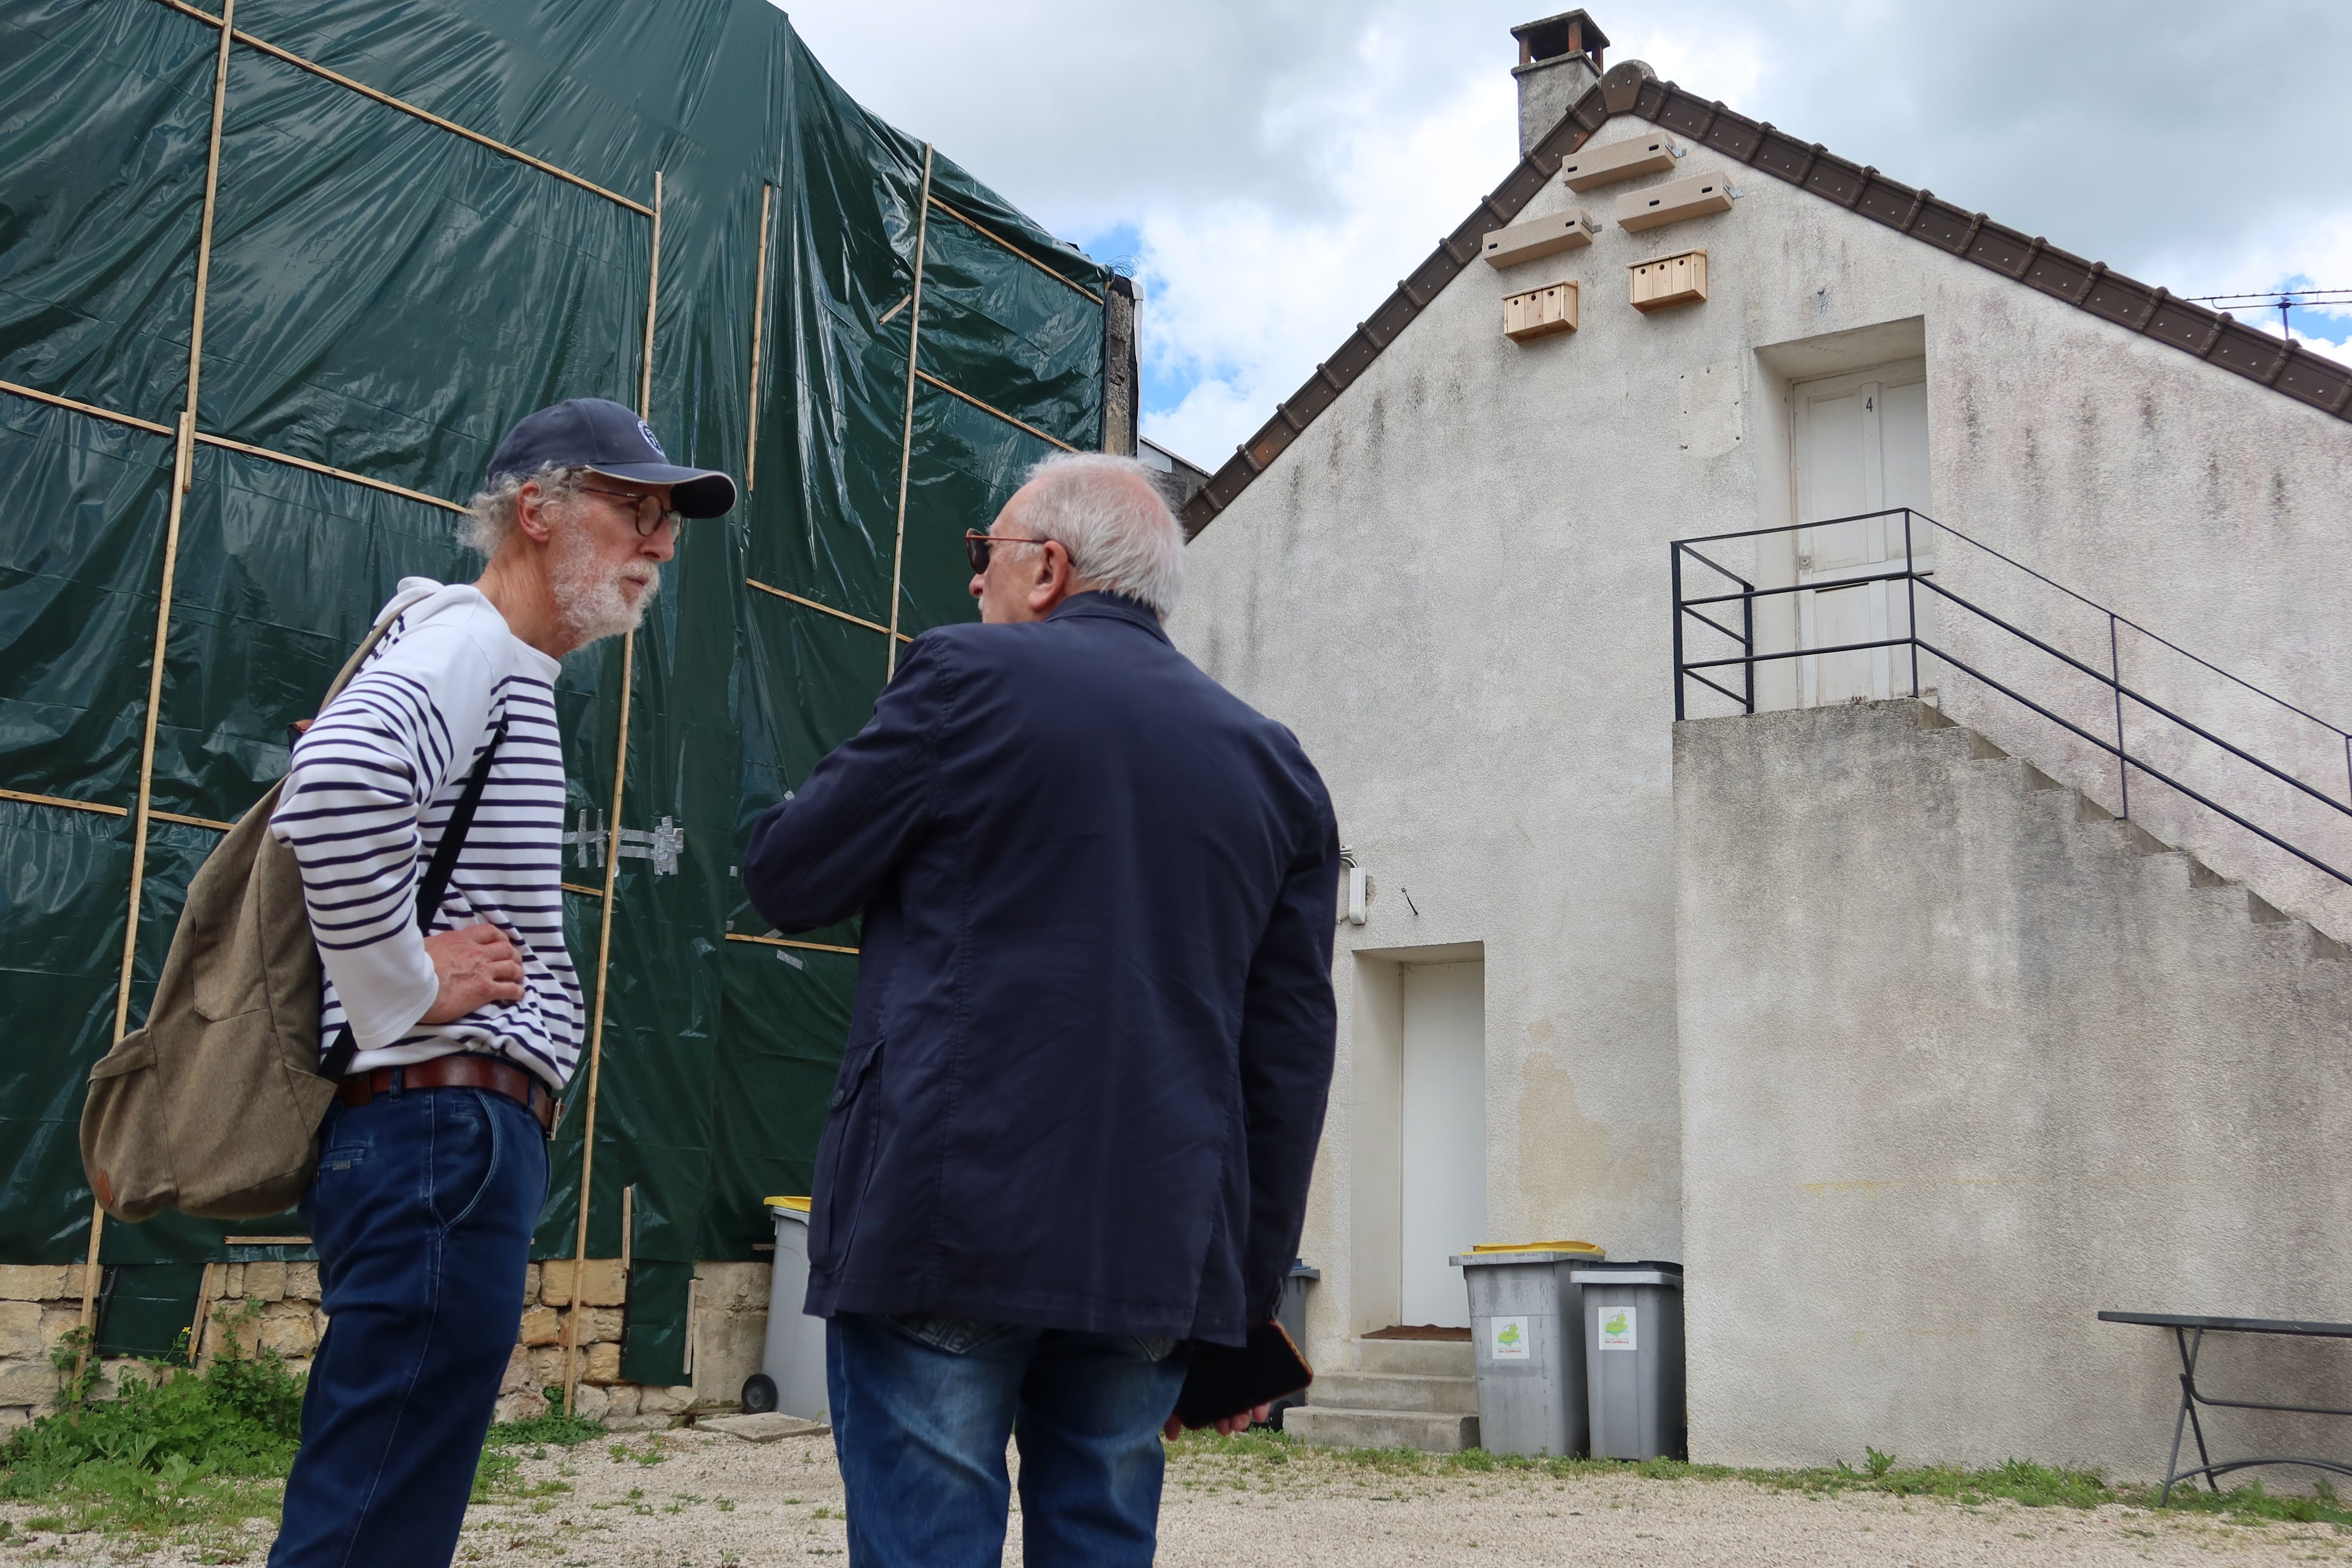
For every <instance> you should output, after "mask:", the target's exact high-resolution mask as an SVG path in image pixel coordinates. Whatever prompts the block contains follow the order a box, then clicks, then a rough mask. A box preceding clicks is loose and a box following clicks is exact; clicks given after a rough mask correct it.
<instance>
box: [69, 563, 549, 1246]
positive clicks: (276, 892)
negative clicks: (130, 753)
mask: <svg viewBox="0 0 2352 1568" xmlns="http://www.w3.org/2000/svg"><path fill="white" fill-rule="evenodd" d="M401 608H402V606H400V605H394V608H393V609H392V610H391V611H389V612H387V613H386V614H385V616H384V617H383V619H382V620H381V621H379V622H377V623H376V625H375V626H374V627H373V629H372V630H370V631H369V633H368V635H367V637H366V639H365V640H364V641H362V643H361V644H360V646H359V648H358V650H357V651H356V652H354V653H353V654H352V657H351V660H350V662H349V663H347V664H345V665H344V666H343V668H342V673H341V674H340V675H338V676H336V677H335V680H334V684H333V685H332V686H331V687H329V688H328V689H327V701H328V702H331V701H333V700H334V699H335V697H336V695H337V694H338V693H340V692H341V690H342V689H343V687H344V685H345V684H346V683H347V682H349V681H350V679H352V675H353V674H355V673H356V672H357V671H358V669H359V668H360V665H361V662H362V660H364V659H365V658H367V656H368V654H369V652H370V651H371V650H373V648H374V647H375V646H376V644H377V643H379V642H380V641H382V640H383V635H384V633H385V631H386V630H388V629H389V628H390V627H391V626H392V625H393V624H394V622H395V621H397V620H398V619H399V618H400V616H399V611H400V609H401ZM325 705H326V704H325V703H321V704H320V708H321V710H323V709H324V708H325ZM505 728H506V727H505V725H504V724H500V725H499V727H498V729H497V730H496V731H493V732H492V735H491V740H490V743H489V745H488V746H487V747H485V748H484V749H483V752H482V755H481V758H480V760H479V761H478V763H476V764H475V766H474V770H473V772H472V773H471V774H470V775H469V776H468V777H467V780H466V788H465V793H464V794H463V795H461V796H460V797H459V799H458V800H457V803H456V805H454V806H453V808H452V810H451V812H450V818H449V823H448V826H447V827H446V829H444V831H443V833H442V835H441V842H440V843H439V844H438V845H436V847H435V849H434V853H433V858H432V861H431V863H430V864H429V865H428V866H427V867H426V868H425V877H424V880H423V883H422V885H421V886H420V887H419V889H418V890H417V900H416V901H417V918H418V922H419V924H420V925H422V926H425V929H427V930H429V929H430V921H431V919H432V915H433V911H434V910H436V909H438V908H439V907H440V903H441V896H442V894H443V893H444V892H446V890H447V889H448V885H449V878H450V874H451V873H452V872H453V871H455V870H456V868H457V851H458V849H459V847H461V846H462V845H463V844H464V842H465V837H466V830H467V827H468V826H471V824H472V821H473V816H474V809H475V807H476V806H477V805H478V804H479V803H480V800H481V794H482V788H483V785H484V784H486V783H487V782H488V778H489V770H490V759H491V757H492V756H493V755H494V754H495V753H496V752H497V751H498V745H499V741H500V740H501V739H503V738H504V735H505ZM285 787H286V784H285V781H284V780H282V779H281V780H279V781H278V783H277V784H273V785H271V786H270V789H269V793H268V794H267V795H263V796H262V797H261V799H260V800H259V801H257V802H256V803H255V805H254V806H253V808H252V809H251V810H250V811H247V813H246V814H245V816H243V817H241V818H239V819H238V821H237V824H236V826H235V827H233V828H231V829H230V830H229V834H228V837H226V838H224V839H223V840H221V842H220V844H219V846H218V847H215V849H214V850H213V852H212V854H211V855H210V856H209V857H207V858H206V859H205V863H204V865H203V866H202V867H200V868H198V869H197V871H196V874H195V876H194V879H191V880H190V881H189V883H188V897H187V902H186V903H185V905H184V906H183V908H182V909H181V910H180V923H179V927H178V929H177V930H176V931H173V934H172V947H171V952H169V954H168V955H166V957H165V958H164V960H163V975H162V977H161V978H160V979H159V980H158V982H157V984H156V986H155V1000H154V1004H153V1005H152V1006H151V1007H150V1008H149V1010H148V1015H147V1022H146V1025H145V1026H143V1027H142V1028H139V1029H136V1030H134V1031H132V1032H131V1034H128V1035H125V1036H124V1037H122V1039H121V1043H119V1044H118V1045H116V1046H115V1047H114V1048H113V1049H112V1050H111V1051H109V1052H108V1053H107V1054H106V1056H105V1058H103V1059H102V1060H100V1062H99V1064H98V1066H97V1067H95V1068H92V1069H91V1070H90V1075H89V1099H88V1100H85V1101H84V1102H83V1105H82V1112H81V1163H82V1169H83V1171H84V1172H85V1173H87V1174H88V1176H89V1184H90V1189H91V1191H93V1192H95V1193H96V1194H98V1201H99V1203H100V1205H103V1206H104V1208H105V1209H106V1212H107V1213H108V1214H110V1215H113V1216H114V1217H115V1218H116V1219H121V1220H129V1221H132V1222H134V1223H135V1222H137V1221H139V1220H143V1219H146V1218H148V1217H150V1216H151V1215H155V1214H158V1213H160V1212H162V1211H163V1210H164V1209H167V1208H176V1209H178V1210H180V1211H181V1212H182V1213H183V1214H190V1215H197V1216H199V1217H201V1218H205V1219H258V1218H261V1217H262V1216H264V1215H275V1214H282V1213H284V1212H285V1211H287V1210H288V1209H290V1208H292V1207H293V1206H294V1205H296V1204H297V1203H299V1202H300V1201H301V1198H302V1194H304V1193H305V1192H307V1191H308V1190H309V1188H310V1176H311V1173H312V1171H313V1170H314V1169H315V1168H316V1166H317V1164H318V1133H319V1123H320V1120H321V1119H322V1118H324V1117H325V1115H326V1113H327V1106H328V1104H329V1103H330V1102H331V1100H333V1099H334V1097H335V1088H336V1080H337V1079H340V1078H341V1076H342V1074H343V1072H344V1071H345V1070H346V1069H348V1068H349V1067H350V1065H351V1058H352V1052H353V1051H355V1050H356V1049H357V1042H356V1041H355V1040H354V1039H353V1038H352V1031H351V1029H350V1028H349V1026H346V1027H345V1028H344V1029H343V1031H342V1033H341V1035H340V1036H338V1037H336V1039H335V1041H334V1044H333V1045H332V1047H330V1049H329V1052H328V1054H327V1057H326V1059H325V1060H324V1061H323V1062H322V1061H321V1060H320V1053H319V1018H320V963H319V950H318V946H317V944H316V943H315V942H312V941H311V938H310V911H309V910H308V909H307V908H306V907H305V906H304V904H303V901H302V874H301V868H300V867H299V864H298V863H297V862H296V860H295V858H294V852H293V851H292V850H291V849H289V848H288V847H286V846H285V845H283V844H281V843H279V842H278V839H277V837H275V836H273V835H272V834H271V833H270V831H269V817H270V814H271V813H273V812H274V811H276V810H277V809H278V795H280V794H281V793H282V792H283V791H284V789H285Z"/></svg>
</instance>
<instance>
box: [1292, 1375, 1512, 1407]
mask: <svg viewBox="0 0 2352 1568" xmlns="http://www.w3.org/2000/svg"><path fill="white" fill-rule="evenodd" d="M1307 1403H1308V1404H1309V1405H1336V1406H1338V1407H1339V1408H1341V1409H1346V1410H1409V1411H1412V1412H1415V1413H1417V1414H1420V1415H1477V1414H1478V1380H1477V1379H1476V1378H1475V1377H1425V1376H1421V1375H1418V1374H1415V1373H1396V1372H1378V1373H1366V1372H1327V1373H1322V1374H1320V1375H1319V1376H1318V1377H1317V1378H1316V1379H1315V1386H1314V1387H1312V1388H1310V1389H1308V1390H1307Z"/></svg>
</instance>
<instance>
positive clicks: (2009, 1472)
mask: <svg viewBox="0 0 2352 1568" xmlns="http://www.w3.org/2000/svg"><path fill="white" fill-rule="evenodd" d="M1169 1454H1170V1457H1171V1458H1181V1459H1187V1460H1192V1461H1194V1462H1196V1463H1199V1464H1202V1465H1203V1466H1207V1467H1215V1466H1218V1465H1220V1464H1222V1465H1223V1466H1225V1467H1227V1468H1232V1469H1240V1470H1244V1471H1247V1470H1249V1469H1252V1468H1256V1469H1258V1470H1259V1472H1260V1479H1262V1480H1263V1481H1264V1482H1265V1483H1266V1484H1269V1485H1271V1484H1275V1483H1276V1481H1277V1480H1278V1479H1279V1476H1280V1472H1279V1471H1276V1470H1274V1469H1272V1468H1271V1467H1275V1466H1280V1465H1285V1464H1288V1463H1290V1462H1292V1461H1293V1460H1294V1459H1296V1460H1298V1461H1301V1462H1303V1461H1305V1460H1307V1457H1308V1456H1309V1455H1313V1456H1316V1457H1317V1458H1321V1459H1323V1460H1324V1461H1326V1462H1328V1463H1331V1464H1335V1465H1339V1466H1345V1467H1349V1468H1357V1469H1360V1470H1364V1471H1368V1472H1371V1473H1374V1474H1378V1475H1383V1476H1428V1477H1438V1476H1444V1475H1465V1474H1467V1475H1491V1474H1497V1473H1505V1472H1510V1471H1527V1472H1532V1473H1537V1474H1541V1475H1545V1476H1550V1477H1559V1478H1568V1477H1580V1476H1581V1477H1595V1478H1597V1477H1606V1476H1631V1477H1637V1478H1640V1479H1644V1480H1654V1481H1678V1480H1740V1481H1747V1482H1749V1483H1751V1484H1753V1485H1756V1486H1764V1487H1770V1488H1772V1489H1775V1490H1781V1491H1795V1492H1804V1493H1810V1494H1812V1495H1816V1496H1827V1495H1831V1494H1834V1493H1840V1492H1876V1493H1880V1494H1884V1495H1891V1496H1895V1497H1923V1498H1939V1499H1942V1500H1946V1501H1948V1502H1953V1503H1957V1504H1960V1505H1962V1506H1974V1505H1979V1504H1983V1503H1986V1502H1990V1501H1994V1500H2004V1501H2008V1502H2013V1503H2016V1504H2018V1505H2020V1506H2021V1507H2024V1508H2074V1509H2093V1508H2099V1507H2102V1506H2105V1505H2110V1504H2114V1505H2121V1506H2124V1507H2127V1508H2137V1509H2147V1510H2156V1509H2157V1508H2158V1507H2159V1504H2158V1495H2159V1493H2160V1489H2159V1488H2157V1487H2153V1486H2140V1485H2130V1484H2110V1483H2109V1482H2107V1481H2106V1480H2105V1479H2102V1478H2100V1477H2099V1476H2096V1475H2095V1474H2092V1473H2091V1472H2089V1471H2087V1470H2069V1469H2063V1468H2058V1467H2055V1466H2050V1465H2037V1464H2034V1463H2032V1462H2031V1461H2029V1460H2024V1459H2011V1460H2009V1461H2008V1462H2007V1463H2005V1464H2001V1465H1997V1466H1994V1467H1991V1468H1984V1469H1969V1468H1963V1467H1959V1466H1953V1465H1913V1466H1907V1467H1906V1466H1905V1465H1903V1464H1901V1463H1900V1462H1899V1461H1898V1460H1897V1459H1896V1458H1895V1456H1894V1455H1892V1454H1888V1453H1883V1452H1881V1451H1880V1450H1879V1449H1877V1448H1874V1447H1865V1448H1864V1450H1863V1463H1862V1465H1861V1467H1860V1468H1856V1467H1854V1466H1852V1465H1849V1464H1846V1463H1844V1462H1843V1461H1841V1462H1839V1463H1837V1464H1834V1465H1832V1466H1829V1467H1828V1468H1811V1469H1760V1468H1737V1467H1733V1466H1727V1465H1693V1464H1688V1463H1685V1462H1684V1461H1682V1460H1679V1459H1645V1460H1643V1461H1641V1462H1639V1463H1633V1462H1629V1461H1623V1460H1616V1459H1573V1458H1570V1459H1556V1458H1544V1457H1539V1456H1527V1455H1517V1454H1493V1453H1488V1452H1487V1451H1486V1450H1485V1449H1482V1448H1471V1449H1467V1450H1465V1451H1464V1452H1462V1453H1458V1454H1424V1453H1421V1452H1419V1451H1418V1450H1415V1449H1410V1448H1317V1447H1308V1446H1307V1445H1305V1444H1301V1443H1297V1442H1295V1441H1294V1440H1293V1439H1291V1438H1289V1437H1287V1436H1285V1435H1283V1434H1282V1433H1279V1432H1272V1431H1262V1430H1254V1431H1251V1432H1248V1433H1244V1434H1242V1435H1239V1436H1233V1437H1219V1436H1216V1435H1214V1434H1213V1433H1205V1432H1192V1433H1186V1434H1185V1435H1184V1436H1182V1437H1181V1438H1179V1439H1178V1440H1177V1441H1175V1442H1174V1443H1171V1445H1169ZM1187 1484H1190V1483H1187ZM2315 1490H2316V1495H2315V1496H2310V1497H2299V1496H2298V1497H2281V1496H2278V1495H2275V1494H2273V1493H2271V1492H2267V1491H2265V1490H2263V1486H2262V1483H2260V1482H2259V1481H2256V1482H2252V1483H2249V1484H2248V1485H2245V1486H2242V1487H2234V1488H2231V1489H2228V1490H2226V1491H2221V1492H2210V1491H2201V1490H2191V1489H2189V1486H2188V1485H2186V1484H2185V1483H2184V1484H2183V1485H2180V1486H2178V1487H2176V1488H2174V1489H2173V1492H2172V1498H2171V1501H2170V1505H2169V1506H2170V1509H2171V1510H2173V1511H2179V1512H2194V1513H2205V1514H2214V1515H2219V1516H2221V1517H2223V1518H2227V1519H2231V1520H2234V1521H2239V1522H2242V1523H2255V1522H2261V1521H2277V1522H2292V1523H2300V1524H2332V1525H2334V1526H2336V1528H2337V1529H2338V1530H2339V1531H2352V1508H2347V1507H2346V1506H2345V1504H2344V1502H2343V1501H2342V1500H2340V1499H2338V1497H2337V1496H2336V1491H2335V1489H2334V1488H2333V1487H2331V1486H2329V1485H2327V1484H2326V1482H2322V1483H2320V1484H2319V1486H2318V1487H2317V1488H2316V1489H2315Z"/></svg>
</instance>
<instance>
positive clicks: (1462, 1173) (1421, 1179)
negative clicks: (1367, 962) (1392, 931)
mask: <svg viewBox="0 0 2352 1568" xmlns="http://www.w3.org/2000/svg"><path fill="white" fill-rule="evenodd" d="M1400 980H1401V983H1402V993H1403V995H1402V1001H1403V1014H1404V1018H1403V1024H1404V1027H1403V1047H1404V1052H1403V1055H1404V1062H1403V1068H1404V1071H1403V1075H1402V1083H1401V1085H1400V1087H1401V1089H1402V1095H1401V1097H1400V1103H1399V1106H1398V1110H1399V1112H1400V1114H1399V1118H1398V1121H1399V1131H1400V1133H1401V1137H1402V1148H1401V1150H1400V1153H1401V1154H1402V1159H1401V1161H1400V1167H1401V1168H1400V1170H1399V1175H1400V1176H1401V1178H1402V1185H1403V1191H1402V1194H1401V1196H1402V1203H1401V1205H1400V1212H1401V1215H1402V1236H1401V1237H1400V1243H1401V1245H1400V1247H1399V1251H1400V1253H1401V1255H1402V1256H1401V1258H1400V1261H1401V1263H1402V1268H1403V1275H1404V1278H1403V1280H1402V1286H1403V1289H1402V1297H1401V1301H1402V1312H1401V1314H1400V1316H1399V1319H1398V1321H1400V1322H1403V1323H1436V1324H1439V1325H1441V1326H1444V1327H1447V1328H1463V1329H1466V1328H1468V1327H1469V1326H1470V1309H1469V1301H1468V1299H1467V1297H1466V1296H1465V1293H1464V1290H1463V1286H1462V1271H1461V1270H1460V1269H1458V1268H1454V1267H1453V1266H1452V1265H1450V1264H1448V1263H1447V1262H1446V1259H1447V1258H1450V1257H1453V1256H1454V1255H1455V1254H1457V1253H1460V1252H1465V1251H1467V1250H1468V1249H1469V1248H1470V1247H1472V1246H1474V1245H1475V1244H1476V1243H1478V1242H1481V1241H1484V1240H1486V963H1485V961H1484V960H1483V959H1473V960H1471V961H1469V962H1467V963H1410V964H1406V965H1405V966H1404V970H1403V973H1402V975H1401V976H1400Z"/></svg>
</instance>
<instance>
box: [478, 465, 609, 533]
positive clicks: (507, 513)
mask: <svg viewBox="0 0 2352 1568" xmlns="http://www.w3.org/2000/svg"><path fill="white" fill-rule="evenodd" d="M587 477H588V470H587V469H586V468H566V467H565V466H564V465H562V463H541V465H540V466H539V467H538V468H534V469H532V470H531V471H530V473H527V474H500V475H499V477H498V478H497V479H492V480H491V481H490V482H489V483H488V485H486V486H484V487H483V488H482V489H479V490H478V491H476V492H475V494H474V499H473V500H469V501H467V503H466V524H465V534H464V538H463V542H464V543H465V545H466V547H467V549H469V550H478V551H480V552H482V553H483V554H485V555H496V554H497V553H498V552H499V551H501V550H503V549H505V548H506V542H507V541H508V540H509V539H511V538H513V537H514V531H515V504H516V502H517V501H518V500H520V498H521V496H522V488H523V486H525V485H537V486H538V487H539V493H540V495H541V499H543V500H545V501H546V502H547V503H548V504H549V505H551V506H555V507H564V506H569V505H570V504H571V503H572V501H574V500H578V499H579V496H580V481H581V480H583V479H586V478H587Z"/></svg>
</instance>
